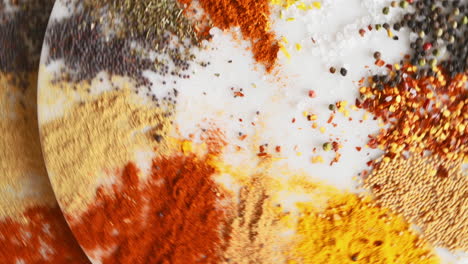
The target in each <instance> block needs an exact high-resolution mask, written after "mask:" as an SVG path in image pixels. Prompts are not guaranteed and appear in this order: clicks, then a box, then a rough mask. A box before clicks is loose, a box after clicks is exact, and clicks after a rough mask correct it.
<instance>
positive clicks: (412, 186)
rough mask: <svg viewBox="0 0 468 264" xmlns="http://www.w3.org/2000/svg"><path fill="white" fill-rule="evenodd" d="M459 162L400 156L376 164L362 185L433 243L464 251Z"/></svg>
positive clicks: (465, 206)
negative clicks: (419, 229)
mask: <svg viewBox="0 0 468 264" xmlns="http://www.w3.org/2000/svg"><path fill="white" fill-rule="evenodd" d="M462 164H463V161H462V160H458V161H457V162H456V163H454V162H452V161H447V160H443V159H440V158H437V157H436V156H427V157H421V156H420V155H411V157H410V158H408V159H406V158H404V157H400V158H397V159H393V160H392V161H390V162H388V163H380V164H379V165H378V166H377V167H376V168H375V169H374V171H373V172H372V174H371V175H370V176H369V177H368V178H366V179H365V180H364V186H365V187H366V188H369V189H370V190H372V192H373V194H374V196H375V197H376V199H377V201H378V202H379V203H380V204H382V205H383V206H385V207H387V208H390V209H392V210H393V211H394V212H397V213H399V214H401V215H403V216H404V217H405V218H406V219H408V220H409V221H411V222H412V223H414V224H416V225H417V226H419V227H420V228H421V229H422V231H423V233H424V235H425V237H426V238H427V239H428V240H429V241H430V242H432V243H433V244H434V245H436V246H440V247H445V248H448V249H450V250H462V251H468V199H467V194H468V187H467V186H468V177H467V174H466V171H465V172H464V171H463V169H462ZM389 183H391V184H389Z"/></svg>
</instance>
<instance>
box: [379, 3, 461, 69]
mask: <svg viewBox="0 0 468 264" xmlns="http://www.w3.org/2000/svg"><path fill="white" fill-rule="evenodd" d="M392 3H396V1H392ZM410 5H411V6H413V8H411V9H410V8H408V7H409V6H410ZM391 6H393V7H395V8H403V9H406V10H405V12H404V13H403V16H402V18H401V20H399V21H397V22H395V23H394V24H392V25H389V24H384V25H383V26H384V28H385V29H386V30H387V31H388V32H389V35H393V33H390V32H391V30H392V29H393V30H394V31H399V30H400V29H401V28H403V27H407V28H409V29H410V30H411V32H413V33H415V34H417V35H418V37H417V38H416V39H415V40H414V41H412V42H411V48H412V49H413V50H414V53H413V54H412V56H411V63H412V64H413V65H420V66H425V65H426V64H428V65H429V66H431V67H433V66H434V65H436V64H437V61H438V59H439V58H441V57H443V56H444V54H445V58H444V62H443V63H442V64H441V66H442V67H443V68H444V70H445V71H447V75H448V76H450V77H455V76H456V75H457V74H459V73H463V72H465V71H466V70H467V69H468V68H467V65H468V59H467V55H468V45H467V43H468V38H467V36H468V34H467V33H468V26H467V25H468V3H467V2H466V1H460V0H454V1H449V0H443V1H435V0H424V1H423V0H412V1H407V0H404V1H400V3H399V4H398V5H396V4H392V5H391ZM382 12H383V13H384V14H388V13H389V12H390V8H389V7H385V8H384V9H383V10H382ZM420 70H422V71H423V72H422V74H423V75H427V74H431V72H430V68H429V69H428V68H425V69H420ZM424 73H425V74H424Z"/></svg>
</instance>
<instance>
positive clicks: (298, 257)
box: [289, 193, 440, 264]
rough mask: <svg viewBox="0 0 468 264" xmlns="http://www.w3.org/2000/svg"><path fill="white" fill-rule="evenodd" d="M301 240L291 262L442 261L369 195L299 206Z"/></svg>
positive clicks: (386, 263) (429, 263)
mask: <svg viewBox="0 0 468 264" xmlns="http://www.w3.org/2000/svg"><path fill="white" fill-rule="evenodd" d="M298 206H299V208H300V216H299V220H298V224H297V235H298V236H299V237H298V242H297V243H295V245H294V247H293V250H292V252H290V253H291V258H290V259H291V260H290V261H289V263H291V264H292V263H314V264H320V263H335V264H341V263H372V264H378V263H381V264H391V263H413V264H416V263H421V264H422V263H424V264H435V263H439V262H440V261H439V259H438V257H436V256H435V255H434V253H433V252H432V251H431V249H430V247H429V244H428V243H427V242H426V241H425V240H424V239H422V238H420V237H419V235H418V234H417V233H415V232H414V231H412V230H411V229H410V226H409V224H408V223H407V222H405V220H404V219H403V218H402V217H401V216H398V215H396V214H394V213H392V212H390V211H389V210H388V209H384V208H380V207H378V206H376V205H375V204H374V203H373V202H372V201H371V199H370V198H368V197H364V198H361V197H358V196H357V195H355V194H351V193H337V194H336V195H333V196H332V197H331V198H330V199H329V200H328V204H327V206H326V207H325V209H319V208H318V207H317V206H316V205H315V204H313V203H301V204H298Z"/></svg>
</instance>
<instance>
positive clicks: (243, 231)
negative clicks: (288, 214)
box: [223, 175, 287, 264]
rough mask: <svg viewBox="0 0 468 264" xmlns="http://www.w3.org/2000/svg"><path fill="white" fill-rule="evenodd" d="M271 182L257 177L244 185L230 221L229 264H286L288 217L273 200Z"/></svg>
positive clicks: (260, 176) (224, 255) (262, 177)
mask: <svg viewBox="0 0 468 264" xmlns="http://www.w3.org/2000/svg"><path fill="white" fill-rule="evenodd" d="M271 181H272V180H271V179H268V177H267V176H265V175H255V176H252V178H251V179H250V180H249V181H248V182H247V184H246V185H244V186H243V187H242V188H241V190H240V194H239V202H238V204H237V206H236V207H235V208H234V210H233V211H234V216H233V217H232V218H231V219H230V220H229V222H230V223H229V224H228V227H227V231H226V235H225V236H226V240H227V241H226V245H225V246H224V250H223V259H224V260H225V262H226V263H259V264H261V263H265V264H268V263H284V262H285V260H286V256H285V254H284V253H283V252H282V251H283V250H284V248H285V246H286V244H287V243H285V241H286V239H285V237H281V236H280V232H281V230H282V229H284V228H283V224H282V223H281V219H282V217H283V215H284V212H283V209H282V208H281V207H280V206H275V205H274V203H273V199H272V197H271V196H272V192H273V190H272V185H273V183H272V182H271Z"/></svg>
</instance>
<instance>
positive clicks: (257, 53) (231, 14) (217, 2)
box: [179, 0, 280, 72]
mask: <svg viewBox="0 0 468 264" xmlns="http://www.w3.org/2000/svg"><path fill="white" fill-rule="evenodd" d="M179 2H180V3H182V4H190V3H191V2H192V0H179ZM198 2H199V4H200V6H201V7H202V8H203V9H204V10H205V12H206V13H208V15H209V17H210V19H211V22H212V23H213V25H214V26H216V27H219V28H220V29H222V30H227V29H230V28H232V27H240V30H241V32H242V35H243V37H244V39H246V40H249V41H250V42H251V44H252V52H253V54H254V59H255V60H256V61H257V62H258V63H261V64H263V65H264V66H265V68H266V70H267V72H271V70H272V69H273V68H274V65H275V62H276V59H277V56H278V51H279V48H280V46H279V43H278V41H277V40H276V36H275V34H274V33H273V32H271V31H270V30H269V23H270V22H269V17H270V13H271V11H270V6H269V1H268V0H199V1H198Z"/></svg>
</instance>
